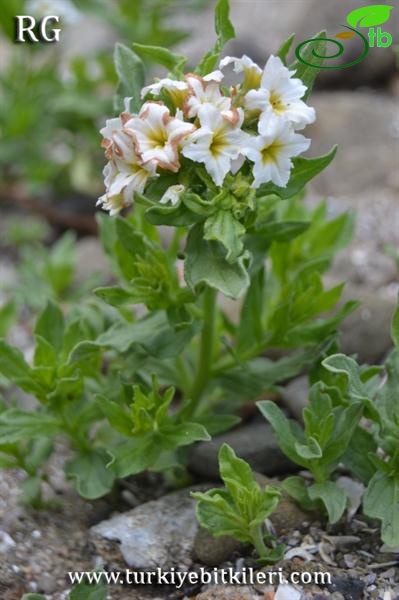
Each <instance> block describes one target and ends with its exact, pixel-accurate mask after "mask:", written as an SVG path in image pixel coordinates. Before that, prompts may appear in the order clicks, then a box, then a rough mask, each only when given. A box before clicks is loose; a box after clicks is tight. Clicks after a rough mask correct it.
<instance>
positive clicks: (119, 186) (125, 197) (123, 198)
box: [97, 150, 156, 215]
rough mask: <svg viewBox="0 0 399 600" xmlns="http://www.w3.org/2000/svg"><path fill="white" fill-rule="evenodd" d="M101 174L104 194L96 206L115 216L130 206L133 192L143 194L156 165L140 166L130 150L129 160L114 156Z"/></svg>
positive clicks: (151, 163)
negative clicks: (104, 189) (102, 175)
mask: <svg viewBox="0 0 399 600" xmlns="http://www.w3.org/2000/svg"><path fill="white" fill-rule="evenodd" d="M127 158H128V157H127ZM103 174H104V183H105V188H106V192H105V194H104V195H103V196H101V197H100V198H99V199H98V202H97V205H101V206H102V207H103V208H104V209H105V210H109V212H110V214H111V215H115V214H117V213H118V212H119V211H120V210H121V209H122V208H125V207H126V206H130V205H131V204H132V202H133V199H134V194H135V192H138V193H139V194H142V193H143V191H144V188H145V185H146V183H147V180H148V178H149V177H154V176H156V164H155V163H153V162H149V163H146V164H144V165H141V164H140V163H139V162H138V160H137V156H136V155H135V154H134V151H133V150H132V152H131V154H130V159H129V160H124V159H121V158H118V157H117V156H115V157H114V159H113V160H111V161H109V162H108V163H107V164H106V165H105V167H104V171H103Z"/></svg>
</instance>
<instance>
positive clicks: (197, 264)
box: [184, 225, 250, 298]
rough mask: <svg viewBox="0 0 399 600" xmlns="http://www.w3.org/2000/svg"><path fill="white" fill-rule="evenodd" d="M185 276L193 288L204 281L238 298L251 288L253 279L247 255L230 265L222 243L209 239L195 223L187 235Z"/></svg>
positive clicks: (227, 294)
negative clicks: (247, 265) (247, 263)
mask: <svg viewBox="0 0 399 600" xmlns="http://www.w3.org/2000/svg"><path fill="white" fill-rule="evenodd" d="M186 253H187V258H186V261H185V269H184V275H185V279H186V281H187V284H188V285H189V286H190V288H192V289H195V288H196V287H197V286H198V285H200V284H202V283H205V284H207V285H209V286H210V287H212V288H214V289H216V290H219V291H220V292H222V294H224V295H225V296H229V297H231V298H239V297H240V296H242V295H243V293H244V292H245V290H246V289H247V288H248V286H249V283H250V279H249V275H248V272H247V270H246V266H245V263H246V262H248V256H247V255H246V254H244V255H242V256H241V257H240V258H239V260H238V261H237V262H236V263H234V264H230V263H229V262H228V261H227V260H226V257H225V251H224V247H223V245H222V244H220V243H219V242H215V241H207V240H205V239H204V237H203V228H202V226H201V225H195V226H194V227H193V228H192V229H191V230H190V233H189V235H188V239H187V247H186Z"/></svg>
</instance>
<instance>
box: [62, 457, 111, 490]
mask: <svg viewBox="0 0 399 600" xmlns="http://www.w3.org/2000/svg"><path fill="white" fill-rule="evenodd" d="M108 462H109V460H108V456H107V454H106V452H105V450H100V449H98V450H93V451H91V452H87V453H82V454H79V455H78V456H77V457H76V458H74V459H72V460H70V461H68V462H67V463H66V464H65V474H66V475H67V477H69V478H71V479H74V480H75V485H76V489H77V491H78V493H79V494H80V495H81V496H82V497H83V498H86V499H87V500H94V499H96V498H101V497H102V496H105V494H108V492H110V491H111V489H112V486H113V484H114V479H115V474H114V473H113V472H112V470H110V469H108V468H107V463H108Z"/></svg>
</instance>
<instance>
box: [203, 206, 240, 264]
mask: <svg viewBox="0 0 399 600" xmlns="http://www.w3.org/2000/svg"><path fill="white" fill-rule="evenodd" d="M244 233H245V227H244V226H243V225H242V224H241V223H240V222H239V221H237V219H235V218H234V217H233V215H232V214H231V212H230V211H229V210H219V211H217V212H216V213H214V214H213V215H211V216H210V217H208V218H207V220H206V221H205V224H204V239H205V240H209V241H211V240H214V241H217V242H220V243H221V244H223V246H224V247H225V248H226V250H227V254H226V260H227V261H228V262H229V263H234V262H235V261H236V260H237V259H238V257H239V256H240V255H241V254H242V251H243V248H244V244H243V241H242V236H243V235H244Z"/></svg>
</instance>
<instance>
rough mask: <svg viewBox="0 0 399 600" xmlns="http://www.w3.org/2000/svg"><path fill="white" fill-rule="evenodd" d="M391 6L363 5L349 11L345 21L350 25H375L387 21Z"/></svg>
mask: <svg viewBox="0 0 399 600" xmlns="http://www.w3.org/2000/svg"><path fill="white" fill-rule="evenodd" d="M392 9H393V6H387V5H385V4H374V5H372V6H363V7H362V8H357V9H356V10H354V11H352V12H351V13H349V15H348V18H347V21H348V23H349V25H351V26H352V27H355V28H356V27H376V26H377V25H382V23H385V22H386V21H388V19H389V17H390V14H391V10H392Z"/></svg>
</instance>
